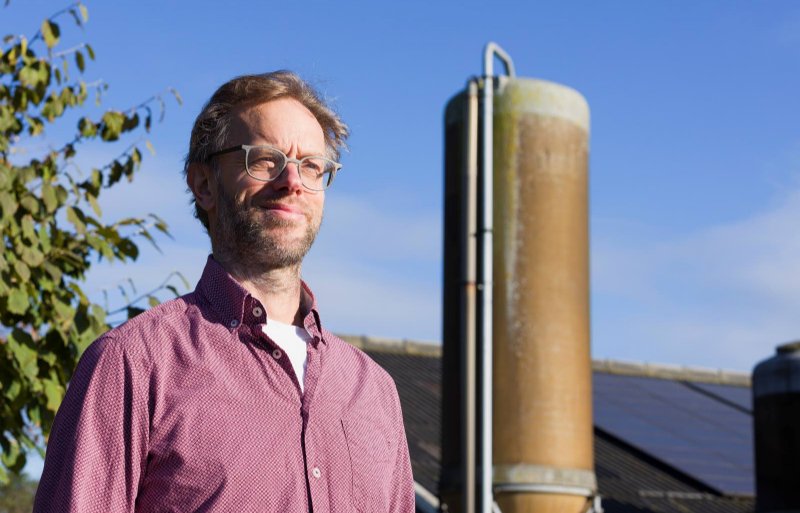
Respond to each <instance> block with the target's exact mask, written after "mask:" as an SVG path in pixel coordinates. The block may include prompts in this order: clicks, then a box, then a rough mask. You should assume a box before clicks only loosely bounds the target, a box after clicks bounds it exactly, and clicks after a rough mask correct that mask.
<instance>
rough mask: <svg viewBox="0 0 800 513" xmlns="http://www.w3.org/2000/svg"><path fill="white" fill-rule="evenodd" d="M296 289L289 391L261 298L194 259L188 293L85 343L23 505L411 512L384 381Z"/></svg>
mask: <svg viewBox="0 0 800 513" xmlns="http://www.w3.org/2000/svg"><path fill="white" fill-rule="evenodd" d="M304 288H305V284H304ZM305 290H306V292H307V293H308V297H309V298H310V301H309V302H310V303H311V304H312V306H311V308H310V309H309V311H308V314H307V315H306V316H305V320H304V324H305V328H306V330H307V331H308V333H309V334H310V335H311V336H312V337H313V339H312V342H311V343H309V345H308V367H307V370H306V378H305V393H301V392H300V388H299V386H298V383H297V378H296V377H295V375H294V371H293V370H292V365H291V363H290V362H289V359H288V357H287V356H286V355H285V354H284V353H283V351H281V350H280V348H279V347H278V346H277V345H275V343H273V342H272V341H271V340H270V339H269V338H267V336H266V335H264V333H263V332H262V329H261V325H262V324H263V323H264V322H266V314H265V312H264V308H263V306H262V305H261V304H260V303H259V302H258V301H257V300H256V299H255V298H253V297H252V296H251V295H250V294H249V293H248V292H247V291H246V290H245V289H243V288H242V287H241V286H240V285H239V284H238V283H237V282H236V281H235V280H234V279H233V278H232V277H231V276H230V275H228V274H227V273H226V272H225V271H224V270H223V269H222V267H221V266H219V264H217V263H216V262H215V261H214V260H213V259H212V258H210V257H209V260H208V263H207V264H206V268H205V270H204V272H203V276H202V278H201V279H200V282H199V283H198V285H197V289H196V290H195V291H194V292H193V293H191V294H187V295H186V296H183V297H181V298H179V299H176V300H173V301H169V302H167V303H164V304H162V305H160V306H158V307H156V308H153V309H151V310H149V311H147V312H145V313H143V314H141V315H139V316H138V317H136V318H135V319H133V320H131V321H129V322H127V323H125V324H123V325H121V326H119V327H117V328H115V329H113V330H111V331H109V332H108V333H106V334H105V335H103V336H102V337H101V338H100V339H99V340H97V341H96V342H95V343H94V344H92V345H91V346H90V347H89V348H88V349H87V350H86V353H85V354H84V355H83V357H82V358H81V361H80V363H79V365H78V368H77V370H76V371H75V375H74V376H73V378H72V381H71V383H70V386H69V389H68V391H67V395H66V397H65V399H64V402H63V404H62V405H61V408H60V409H59V411H58V414H57V415H56V418H55V422H54V424H53V430H52V433H51V435H50V439H49V442H48V447H47V458H46V460H45V466H44V473H43V475H42V479H41V482H40V484H39V489H38V491H37V494H36V503H35V506H34V512H37V513H42V512H59V513H61V512H80V513H114V512H141V513H144V512H199V511H230V512H251V511H252V512H256V511H257V512H280V513H289V512H303V513H305V512H310V511H314V512H316V513H322V512H331V513H335V512H351V511H358V512H364V513H376V512H384V511H386V512H403V513H410V512H413V511H414V485H413V480H412V476H411V465H410V462H409V456H408V446H407V444H406V438H405V432H404V430H403V422H402V415H401V412H400V402H399V400H398V397H397V392H396V389H395V385H394V382H393V381H392V379H391V378H390V377H389V375H388V374H387V373H386V372H385V371H384V370H383V369H381V368H380V367H379V366H378V365H377V364H375V363H374V362H373V361H372V360H371V359H370V358H369V357H367V356H366V355H365V354H364V353H362V352H361V351H359V350H358V349H356V348H354V347H352V346H350V345H349V344H347V343H345V342H343V341H342V340H340V339H339V338H337V337H336V336H334V335H332V334H331V333H329V332H328V331H326V330H324V329H323V328H322V325H321V323H320V317H319V313H318V311H317V308H316V304H315V303H314V301H313V296H311V293H310V291H308V289H307V288H306V289H305Z"/></svg>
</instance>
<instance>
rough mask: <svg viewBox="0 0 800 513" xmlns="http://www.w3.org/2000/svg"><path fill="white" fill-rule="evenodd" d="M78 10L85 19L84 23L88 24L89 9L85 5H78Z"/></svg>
mask: <svg viewBox="0 0 800 513" xmlns="http://www.w3.org/2000/svg"><path fill="white" fill-rule="evenodd" d="M78 9H79V10H80V11H81V18H83V22H84V23H86V22H87V21H89V9H87V8H86V6H85V5H83V4H78ZM92 58H94V57H92Z"/></svg>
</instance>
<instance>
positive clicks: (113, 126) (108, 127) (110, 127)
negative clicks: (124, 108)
mask: <svg viewBox="0 0 800 513" xmlns="http://www.w3.org/2000/svg"><path fill="white" fill-rule="evenodd" d="M102 121H103V125H102V128H101V129H100V137H101V138H102V139H103V140H104V141H116V140H117V139H119V135H120V133H122V125H123V124H125V115H124V114H122V113H121V112H115V111H112V110H110V111H108V112H106V113H105V114H103V118H102Z"/></svg>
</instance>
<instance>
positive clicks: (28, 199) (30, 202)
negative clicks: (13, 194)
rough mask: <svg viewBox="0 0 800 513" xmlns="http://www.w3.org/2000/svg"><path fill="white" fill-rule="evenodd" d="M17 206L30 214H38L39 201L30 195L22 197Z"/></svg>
mask: <svg viewBox="0 0 800 513" xmlns="http://www.w3.org/2000/svg"><path fill="white" fill-rule="evenodd" d="M19 204H20V205H22V208H24V209H25V210H27V211H28V212H31V213H32V214H36V213H38V212H39V201H38V200H37V199H36V198H35V197H33V196H31V195H30V194H26V195H25V196H23V198H22V199H21V200H19Z"/></svg>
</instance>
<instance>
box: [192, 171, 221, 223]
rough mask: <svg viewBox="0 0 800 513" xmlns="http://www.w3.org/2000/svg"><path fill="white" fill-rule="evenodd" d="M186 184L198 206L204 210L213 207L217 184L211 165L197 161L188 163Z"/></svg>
mask: <svg viewBox="0 0 800 513" xmlns="http://www.w3.org/2000/svg"><path fill="white" fill-rule="evenodd" d="M186 185H188V186H189V189H190V190H191V191H192V194H194V200H195V202H196V203H197V205H198V206H199V207H200V208H202V209H203V210H205V211H206V212H211V211H212V210H214V209H215V207H216V206H217V195H216V194H215V191H216V189H217V184H216V181H215V176H214V170H213V169H211V166H209V165H207V164H202V163H199V162H194V163H192V164H189V169H187V170H186Z"/></svg>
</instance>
